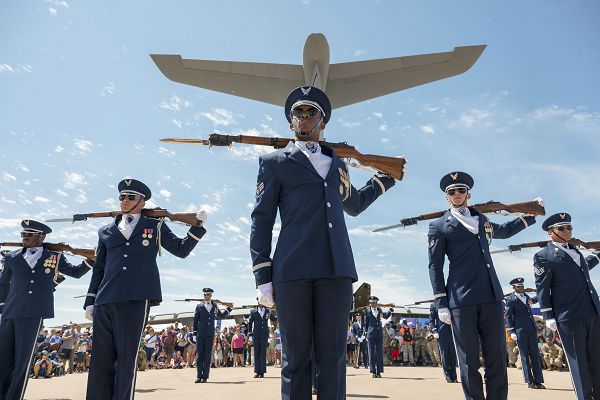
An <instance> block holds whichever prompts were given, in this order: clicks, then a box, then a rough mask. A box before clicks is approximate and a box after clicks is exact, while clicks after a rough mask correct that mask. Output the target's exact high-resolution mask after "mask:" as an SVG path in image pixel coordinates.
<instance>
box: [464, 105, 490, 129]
mask: <svg viewBox="0 0 600 400" xmlns="http://www.w3.org/2000/svg"><path fill="white" fill-rule="evenodd" d="M489 116H490V113H489V112H488V111H485V110H478V109H475V108H473V109H470V110H468V111H467V112H466V113H465V114H463V115H461V116H460V119H459V121H460V122H459V123H460V125H461V126H463V127H465V128H471V127H473V126H474V125H475V124H478V123H480V122H482V121H485V120H487V119H488V118H489Z"/></svg>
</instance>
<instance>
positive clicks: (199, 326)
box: [193, 301, 231, 343]
mask: <svg viewBox="0 0 600 400" xmlns="http://www.w3.org/2000/svg"><path fill="white" fill-rule="evenodd" d="M211 303H212V308H211V309H210V312H208V310H207V309H206V307H204V303H200V304H198V305H197V306H196V312H195V313H194V325H193V331H194V332H196V342H197V343H201V341H200V339H201V338H204V337H207V336H208V337H210V336H215V320H216V319H223V318H225V317H226V316H227V315H228V314H229V313H230V312H231V309H230V308H227V310H220V309H219V307H217V305H216V304H215V303H214V302H213V301H211Z"/></svg>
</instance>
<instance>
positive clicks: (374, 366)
mask: <svg viewBox="0 0 600 400" xmlns="http://www.w3.org/2000/svg"><path fill="white" fill-rule="evenodd" d="M368 300H369V307H367V308H366V309H365V331H366V332H367V343H368V346H369V365H370V367H371V373H372V374H373V378H381V373H382V372H383V332H382V329H383V328H382V326H381V319H382V318H383V319H388V318H389V317H391V316H392V313H393V312H394V309H393V308H390V309H389V311H388V312H384V311H383V310H382V309H381V307H378V306H377V302H378V301H379V298H378V297H377V296H369V299H368Z"/></svg>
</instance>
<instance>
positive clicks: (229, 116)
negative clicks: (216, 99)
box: [200, 108, 235, 126]
mask: <svg viewBox="0 0 600 400" xmlns="http://www.w3.org/2000/svg"><path fill="white" fill-rule="evenodd" d="M200 115H202V116H204V117H205V118H207V119H208V120H210V121H211V122H212V123H213V125H215V126H229V125H232V124H235V119H234V118H233V112H231V111H228V110H225V109H224V108H215V109H213V113H209V112H201V113H200Z"/></svg>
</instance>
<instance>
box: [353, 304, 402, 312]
mask: <svg viewBox="0 0 600 400" xmlns="http://www.w3.org/2000/svg"><path fill="white" fill-rule="evenodd" d="M369 307H370V306H362V307H357V308H355V309H354V311H362V310H365V309H367V308H369ZM377 307H381V308H393V307H396V305H395V304H394V303H389V304H379V303H378V304H377Z"/></svg>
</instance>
